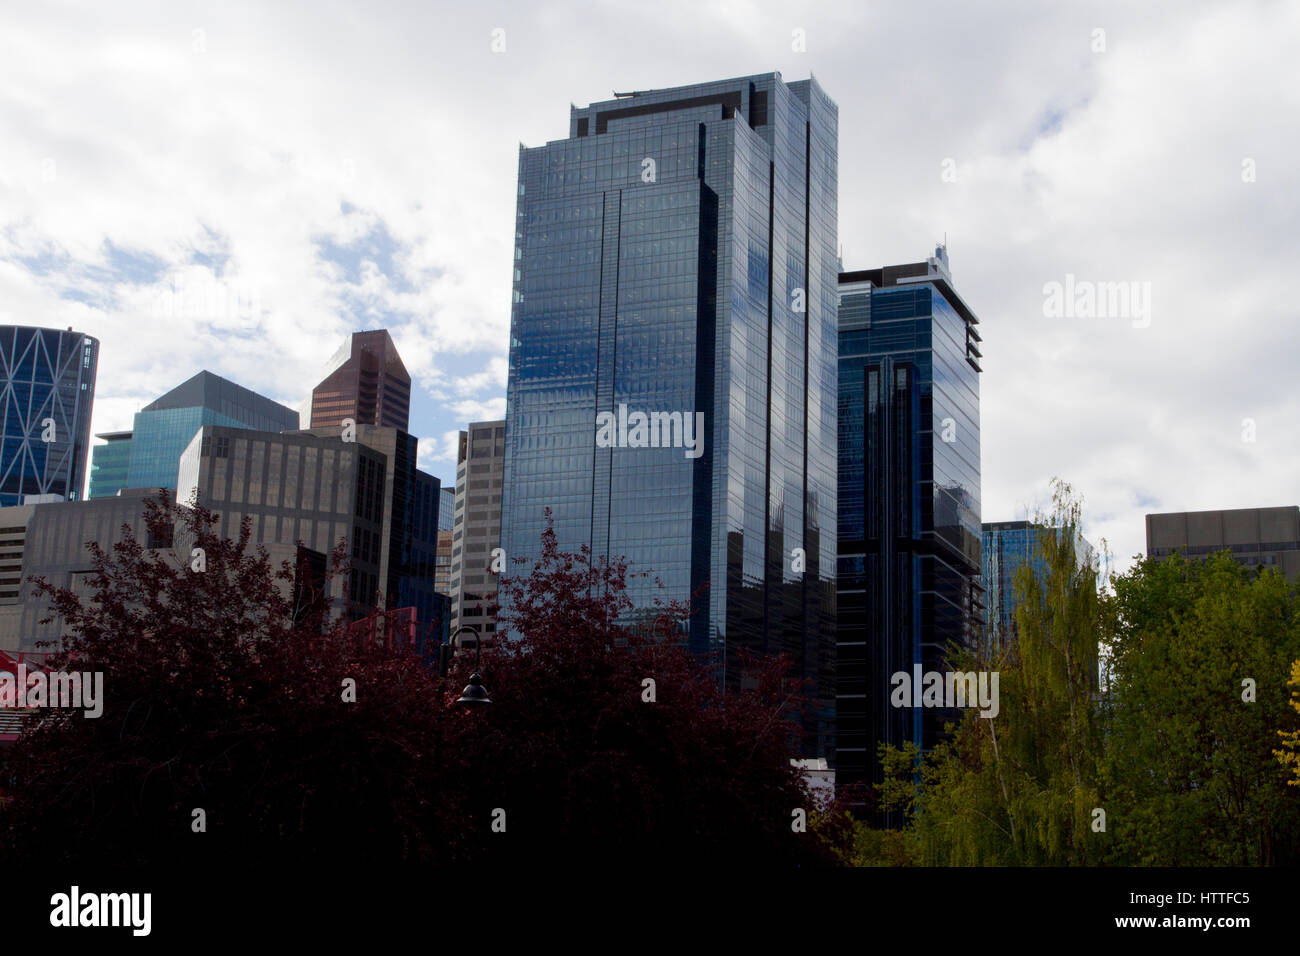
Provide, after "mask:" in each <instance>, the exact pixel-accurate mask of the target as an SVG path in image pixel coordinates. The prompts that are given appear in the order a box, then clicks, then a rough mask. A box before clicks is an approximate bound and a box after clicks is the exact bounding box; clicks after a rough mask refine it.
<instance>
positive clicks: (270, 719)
mask: <svg viewBox="0 0 1300 956" xmlns="http://www.w3.org/2000/svg"><path fill="white" fill-rule="evenodd" d="M149 523H150V531H151V535H152V536H154V537H155V538H157V537H163V538H165V539H168V540H170V539H171V531H170V526H171V525H174V526H175V527H176V528H177V529H178V530H179V532H180V533H179V534H178V535H176V539H177V540H178V541H183V542H184V546H183V547H178V548H177V549H175V550H174V551H169V550H163V551H152V550H150V549H147V548H145V547H144V546H143V545H142V543H141V542H139V541H137V540H135V539H134V537H132V536H131V535H129V534H127V535H125V537H124V539H123V540H122V541H121V543H119V544H116V545H114V547H113V549H112V551H111V553H107V554H105V553H102V552H101V551H99V550H98V549H94V559H95V567H96V573H95V575H94V577H93V580H92V582H91V583H92V587H93V589H94V595H93V599H91V600H84V601H83V600H82V599H81V598H79V597H78V596H77V595H76V594H74V593H72V592H70V591H66V590H58V589H54V588H46V593H47V594H48V596H49V599H50V601H51V604H52V605H53V607H54V608H55V609H56V610H57V612H58V613H60V614H61V615H63V618H64V621H65V627H66V637H65V642H64V649H63V650H62V651H61V652H60V653H59V654H58V655H55V656H54V657H52V658H51V659H50V661H49V666H51V667H52V668H55V669H65V670H72V669H75V670H79V671H102V672H103V673H104V675H105V676H104V690H105V695H104V696H105V703H104V712H103V716H102V717H100V718H98V719H87V718H86V717H84V716H82V714H81V712H80V711H48V712H44V713H45V716H46V719H45V720H44V722H43V723H42V724H41V726H40V727H39V728H37V729H35V730H33V731H32V732H30V733H28V734H26V735H24V737H23V738H22V739H21V740H20V741H19V742H18V743H17V744H15V745H14V747H13V748H12V749H11V751H10V752H9V754H8V756H7V760H6V763H7V768H6V779H7V785H6V787H5V793H6V796H7V800H6V801H5V803H4V806H3V809H0V852H3V853H4V855H5V857H6V859H8V860H23V859H37V858H39V859H40V860H41V861H42V862H45V863H49V862H55V861H58V860H68V861H72V860H79V861H87V862H111V863H130V862H144V863H167V862H175V863H195V862H211V863H219V862H237V863H238V864H240V865H241V866H244V867H247V866H248V865H250V864H254V863H257V862H258V861H267V862H273V861H294V862H300V861H304V860H321V861H329V863H330V865H333V866H337V865H346V864H347V863H349V862H398V861H412V862H425V863H436V864H449V863H475V862H493V863H496V864H503V863H519V864H533V865H536V864H544V865H549V862H551V861H554V862H557V863H559V862H562V863H563V864H565V865H572V864H573V863H575V862H596V861H619V862H623V863H627V864H635V863H637V862H654V863H657V864H664V863H671V862H676V863H680V864H681V865H694V864H695V863H696V862H697V860H698V855H699V854H701V853H704V854H706V855H707V858H708V859H710V860H712V861H714V863H718V864H723V865H727V864H733V863H738V862H741V863H743V862H746V861H751V862H763V863H769V864H789V863H817V862H822V861H824V859H825V857H824V856H823V854H822V852H821V851H820V849H819V846H820V843H819V841H817V840H816V839H815V838H814V837H813V836H812V835H810V834H807V833H796V832H793V831H792V827H791V820H792V811H793V810H794V809H795V808H805V809H808V810H809V812H810V814H811V802H810V799H809V797H808V795H807V794H806V793H805V791H804V788H803V783H802V780H801V778H800V777H799V775H798V774H797V772H795V771H794V770H793V769H792V768H791V767H790V765H789V758H790V757H791V756H792V755H793V754H792V749H791V746H792V745H791V741H792V740H793V739H795V735H794V727H793V725H792V724H791V723H790V721H789V715H790V712H791V711H790V708H792V707H793V706H795V705H796V704H797V703H798V700H797V695H793V694H790V693H788V692H785V691H783V689H782V688H783V683H782V676H781V666H780V664H779V662H774V661H766V662H761V661H756V662H753V664H752V666H751V670H752V671H753V673H755V674H756V675H758V677H759V681H758V684H759V686H758V688H757V689H756V690H749V691H745V692H732V691H728V692H727V694H726V695H725V696H724V695H723V694H722V692H721V690H720V689H719V687H718V684H717V681H716V679H715V676H714V671H713V670H712V669H710V668H708V667H707V666H703V664H702V662H701V661H699V660H698V659H697V658H695V657H693V656H692V655H690V654H689V653H688V652H687V651H686V650H684V649H683V648H682V647H680V646H679V645H678V644H677V643H676V641H677V639H678V636H679V630H678V627H677V622H679V621H681V620H683V619H684V618H685V616H686V615H685V611H686V609H685V608H682V607H679V606H672V605H668V606H665V607H663V608H661V609H660V613H659V615H658V617H657V619H655V620H654V621H653V622H652V623H650V624H649V625H646V624H645V623H643V624H642V625H641V626H639V627H638V628H637V629H635V630H633V629H629V628H627V627H624V626H621V625H620V623H619V622H620V621H621V620H624V619H625V618H626V616H627V611H628V610H629V607H628V601H627V599H626V596H625V591H624V586H625V582H626V578H627V575H628V569H627V567H626V566H625V565H624V564H621V563H618V562H614V563H610V562H605V561H592V560H591V559H590V557H589V555H587V554H585V553H583V554H578V555H574V554H566V553H563V552H560V551H559V550H558V548H557V547H556V544H555V537H554V535H553V534H552V533H549V532H548V533H547V535H546V537H545V540H544V545H545V547H544V555H543V558H542V560H541V562H540V563H539V564H538V565H537V567H536V568H534V569H533V570H532V572H531V573H530V574H529V575H527V576H526V577H521V578H518V579H515V580H513V581H506V582H504V592H505V594H506V595H507V600H506V601H505V604H506V605H507V607H508V608H510V611H509V612H508V613H507V614H505V615H503V619H502V621H501V626H502V627H504V628H508V629H509V630H510V632H511V633H512V635H513V636H514V637H515V638H516V639H515V640H510V641H498V642H497V643H496V644H495V645H493V646H491V647H487V648H485V650H484V652H483V663H482V673H483V678H484V681H485V683H486V684H487V687H488V689H489V691H490V692H491V695H492V700H493V703H491V704H488V705H483V706H481V707H479V708H478V709H465V708H464V707H463V706H459V707H458V706H457V705H455V704H454V703H453V702H454V700H455V698H456V697H458V696H459V694H460V690H461V688H462V687H464V685H465V683H466V680H467V678H468V674H469V667H470V664H471V663H472V655H465V654H463V653H462V654H461V655H460V656H459V658H458V659H457V660H456V661H455V663H454V665H453V667H452V673H451V674H450V676H449V677H447V678H445V679H444V678H440V677H439V676H438V675H437V674H436V673H434V672H433V671H432V669H431V668H430V667H429V666H428V663H427V662H426V661H423V660H421V659H420V657H419V656H418V655H417V654H416V653H415V651H414V649H413V648H411V647H410V646H408V645H406V644H404V643H402V642H400V641H386V640H376V639H373V638H370V637H361V636H358V635H359V633H361V632H365V631H367V630H369V629H368V628H361V629H352V630H349V629H348V628H345V627H341V626H336V625H333V624H332V623H331V621H332V618H331V616H330V615H331V613H332V612H331V610H330V608H329V604H328V601H324V600H316V601H312V602H308V606H307V611H306V613H303V609H302V608H301V607H300V608H299V609H298V614H297V619H296V620H295V608H294V607H293V606H292V603H291V600H290V598H289V597H288V595H289V593H290V592H291V590H292V588H291V584H292V581H293V579H294V574H293V569H292V568H289V567H287V566H285V567H282V568H281V569H279V570H278V571H276V570H274V569H272V568H271V566H270V563H269V561H268V559H267V556H266V554H265V552H264V551H262V550H261V549H253V548H251V547H250V545H249V540H248V539H249V532H248V525H247V523H245V525H244V527H243V529H242V532H241V534H240V536H239V538H238V539H236V540H228V539H221V538H219V537H217V536H216V535H215V534H214V533H213V530H212V529H213V528H214V527H215V523H214V516H213V515H212V514H211V513H210V512H208V511H206V510H205V509H203V508H184V507H177V506H174V505H172V504H170V503H168V502H166V501H163V502H162V503H161V504H158V505H151V509H150V514H149ZM194 547H197V548H202V549H203V551H204V553H205V558H206V570H204V571H201V572H196V571H194V570H191V567H190V563H189V561H190V555H191V550H190V549H191V548H194ZM342 558H343V554H342V551H338V552H336V554H335V562H334V570H333V572H332V573H339V572H340V571H341V570H342V567H341V562H342ZM301 603H302V602H300V604H301ZM642 620H643V621H644V619H642ZM381 625H382V622H381ZM374 630H375V631H377V632H378V633H381V634H382V633H384V631H385V628H384V627H382V626H379V627H377V628H375V629H374ZM347 678H351V679H353V680H355V682H356V701H355V703H349V702H345V701H344V699H343V696H344V695H343V688H344V681H345V679H347ZM646 679H651V680H653V681H654V693H655V698H656V699H655V700H654V701H653V702H648V701H646V700H644V699H643V698H644V696H646V693H645V691H646V687H647V685H645V684H644V683H643V682H644V681H645V680H646ZM196 809H202V810H203V811H204V812H205V814H206V832H205V833H196V832H194V831H193V829H192V821H193V819H194V816H193V811H194V810H196ZM498 811H504V814H502V813H501V812H498ZM494 820H495V821H496V829H494V825H493V824H494ZM503 820H504V826H505V829H504V832H499V830H500V826H501V823H502V821H503Z"/></svg>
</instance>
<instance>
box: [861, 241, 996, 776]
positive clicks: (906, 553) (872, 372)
mask: <svg viewBox="0 0 1300 956" xmlns="http://www.w3.org/2000/svg"><path fill="white" fill-rule="evenodd" d="M978 322H979V320H978V319H977V318H976V317H975V314H974V313H973V312H972V311H971V310H970V308H969V307H968V306H967V305H966V303H965V302H963V301H962V299H961V297H960V296H959V295H958V294H957V293H956V291H955V290H954V289H953V287H952V278H951V276H950V275H949V272H948V261H947V253H946V251H945V250H944V249H943V248H942V247H941V248H939V249H938V250H936V254H935V256H934V257H933V258H931V259H929V260H927V261H926V262H919V263H912V264H908V265H902V266H889V267H886V268H884V269H870V270H865V271H861V272H847V273H843V274H841V275H840V303H839V363H840V374H839V422H840V425H839V428H840V433H839V509H840V510H839V596H838V597H839V640H838V685H839V687H838V695H837V703H838V718H839V742H838V757H839V765H838V768H837V783H846V784H847V783H855V782H859V781H864V780H876V781H878V780H879V779H880V772H879V767H878V761H877V760H876V747H877V745H878V744H879V743H880V742H886V743H891V744H894V745H895V746H901V745H902V744H903V743H904V742H906V741H908V740H911V741H914V742H915V743H916V744H917V745H918V746H920V747H922V748H928V747H930V746H931V745H932V744H933V743H934V741H935V740H936V739H937V737H938V735H939V733H940V732H941V731H942V727H943V721H944V720H945V719H947V720H952V719H955V715H954V713H953V712H952V711H948V710H943V709H922V708H919V707H918V708H912V707H903V708H896V707H894V706H893V705H892V704H891V701H890V690H891V683H890V678H891V676H892V675H893V674H895V673H897V672H899V671H905V672H907V673H908V674H909V676H910V675H911V674H912V671H913V667H914V666H915V665H920V666H921V668H922V670H923V671H931V670H945V669H946V667H945V662H944V655H943V652H944V648H945V645H946V644H947V643H948V642H950V641H952V642H956V643H969V642H970V641H972V640H974V638H975V635H976V634H977V632H978V629H979V628H980V626H981V624H982V615H983V607H982V597H981V593H980V431H979V428H980V419H979V375H980V365H979V358H980V351H979V344H978V343H979V341H980V336H979V332H978V330H977V328H976V326H977V325H978Z"/></svg>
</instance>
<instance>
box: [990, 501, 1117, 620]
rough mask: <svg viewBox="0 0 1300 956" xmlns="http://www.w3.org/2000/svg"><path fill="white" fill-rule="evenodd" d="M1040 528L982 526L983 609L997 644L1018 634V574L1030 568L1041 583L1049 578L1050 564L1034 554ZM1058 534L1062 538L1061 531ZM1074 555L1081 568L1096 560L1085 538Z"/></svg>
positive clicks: (1020, 524)
mask: <svg viewBox="0 0 1300 956" xmlns="http://www.w3.org/2000/svg"><path fill="white" fill-rule="evenodd" d="M1040 527H1041V526H1039V525H1034V524H1031V523H1030V522H1028V521H996V522H991V523H986V524H985V525H984V526H983V545H982V547H981V548H980V559H981V562H982V572H981V579H982V582H983V587H984V606H985V609H986V610H987V612H988V613H987V618H988V622H989V628H990V635H989V636H990V639H991V640H993V641H995V642H1001V641H1003V640H1009V639H1012V638H1014V637H1015V633H1016V603H1017V602H1016V589H1015V577H1016V571H1018V570H1019V569H1020V567H1021V566H1022V565H1026V564H1028V565H1030V566H1031V567H1032V568H1033V569H1034V574H1035V576H1037V578H1038V580H1039V581H1040V582H1041V581H1043V580H1044V578H1045V576H1046V574H1047V563H1046V561H1044V560H1043V558H1042V557H1041V556H1040V555H1038V554H1035V550H1036V535H1037V532H1038V529H1039V528H1040ZM1055 531H1056V534H1057V535H1058V537H1059V535H1060V534H1061V530H1060V529H1059V528H1057V529H1055ZM1074 554H1075V558H1076V561H1077V563H1078V566H1079V567H1083V566H1084V565H1086V564H1087V563H1089V562H1091V561H1092V559H1093V558H1094V557H1095V555H1096V552H1095V551H1094V549H1093V547H1092V545H1091V544H1089V543H1088V542H1087V541H1085V540H1084V539H1083V537H1082V536H1079V537H1077V538H1076V540H1075V542H1074Z"/></svg>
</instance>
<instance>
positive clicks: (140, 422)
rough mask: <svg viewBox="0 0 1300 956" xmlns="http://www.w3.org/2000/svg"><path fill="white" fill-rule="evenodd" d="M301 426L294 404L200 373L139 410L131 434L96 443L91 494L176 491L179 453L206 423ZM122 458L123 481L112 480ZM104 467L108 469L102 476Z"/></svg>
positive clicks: (260, 428)
mask: <svg viewBox="0 0 1300 956" xmlns="http://www.w3.org/2000/svg"><path fill="white" fill-rule="evenodd" d="M298 424H299V423H298V413H297V412H296V411H294V410H293V409H292V408H288V407H286V406H284V405H281V404H279V403H278V402H275V401H273V400H271V399H269V398H267V397H266V396H265V395H259V394H258V393H257V392H254V391H251V390H249V389H247V388H244V387H243V386H242V385H236V384H235V383H234V382H232V381H229V380H228V379H224V378H222V377H221V376H219V375H213V374H212V373H211V372H206V371H205V372H199V373H198V374H197V375H195V376H194V377H193V378H191V379H189V380H187V381H185V382H183V383H181V384H180V385H178V386H176V387H175V388H174V389H172V390H171V391H170V392H168V393H167V394H166V395H163V396H162V397H161V398H159V399H158V400H157V401H154V402H151V403H150V404H148V405H146V406H145V407H144V408H143V409H142V410H141V411H138V412H136V413H135V425H134V428H133V429H132V431H131V433H130V436H131V437H130V438H128V439H124V440H122V441H109V442H108V443H107V444H104V445H96V446H95V448H94V449H93V455H92V457H93V462H94V471H93V479H92V482H91V489H90V497H92V498H102V497H109V496H112V495H115V494H117V491H118V488H122V487H125V488H172V489H175V488H176V486H177V485H176V469H177V463H178V462H179V461H180V457H181V453H182V452H183V451H185V449H186V447H187V446H188V445H189V443H190V440H191V439H192V438H193V437H194V435H195V433H196V432H198V430H199V429H200V428H203V427H204V426H205V425H214V426H226V427H229V428H249V429H253V430H255V431H268V432H282V431H293V430H296V429H297V428H298ZM123 446H125V450H124V447H123ZM124 456H125V457H127V458H128V462H127V468H126V476H125V481H124V482H123V483H121V484H117V483H115V482H114V481H111V480H108V479H109V476H110V475H112V474H113V473H114V472H116V471H119V470H120V468H121V459H122V458H123V457H124ZM101 469H103V470H104V471H105V472H106V474H105V477H104V478H103V479H101V478H100V477H99V476H100V472H101Z"/></svg>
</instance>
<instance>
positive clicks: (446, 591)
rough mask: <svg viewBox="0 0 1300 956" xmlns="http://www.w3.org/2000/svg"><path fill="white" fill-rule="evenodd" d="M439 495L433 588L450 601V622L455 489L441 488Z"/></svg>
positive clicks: (449, 610) (452, 601)
mask: <svg viewBox="0 0 1300 956" xmlns="http://www.w3.org/2000/svg"><path fill="white" fill-rule="evenodd" d="M441 495H442V497H441V499H440V502H439V505H438V558H437V563H436V564H435V565H434V572H433V590H434V591H435V592H436V593H438V594H442V595H445V596H446V597H447V599H448V601H450V602H451V603H449V604H448V606H447V607H448V624H450V623H451V621H450V612H451V607H452V605H453V604H454V603H455V602H454V600H453V599H452V595H453V594H454V591H453V590H452V579H451V551H452V536H453V535H454V534H455V527H456V489H455V488H443V489H442V492H441Z"/></svg>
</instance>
